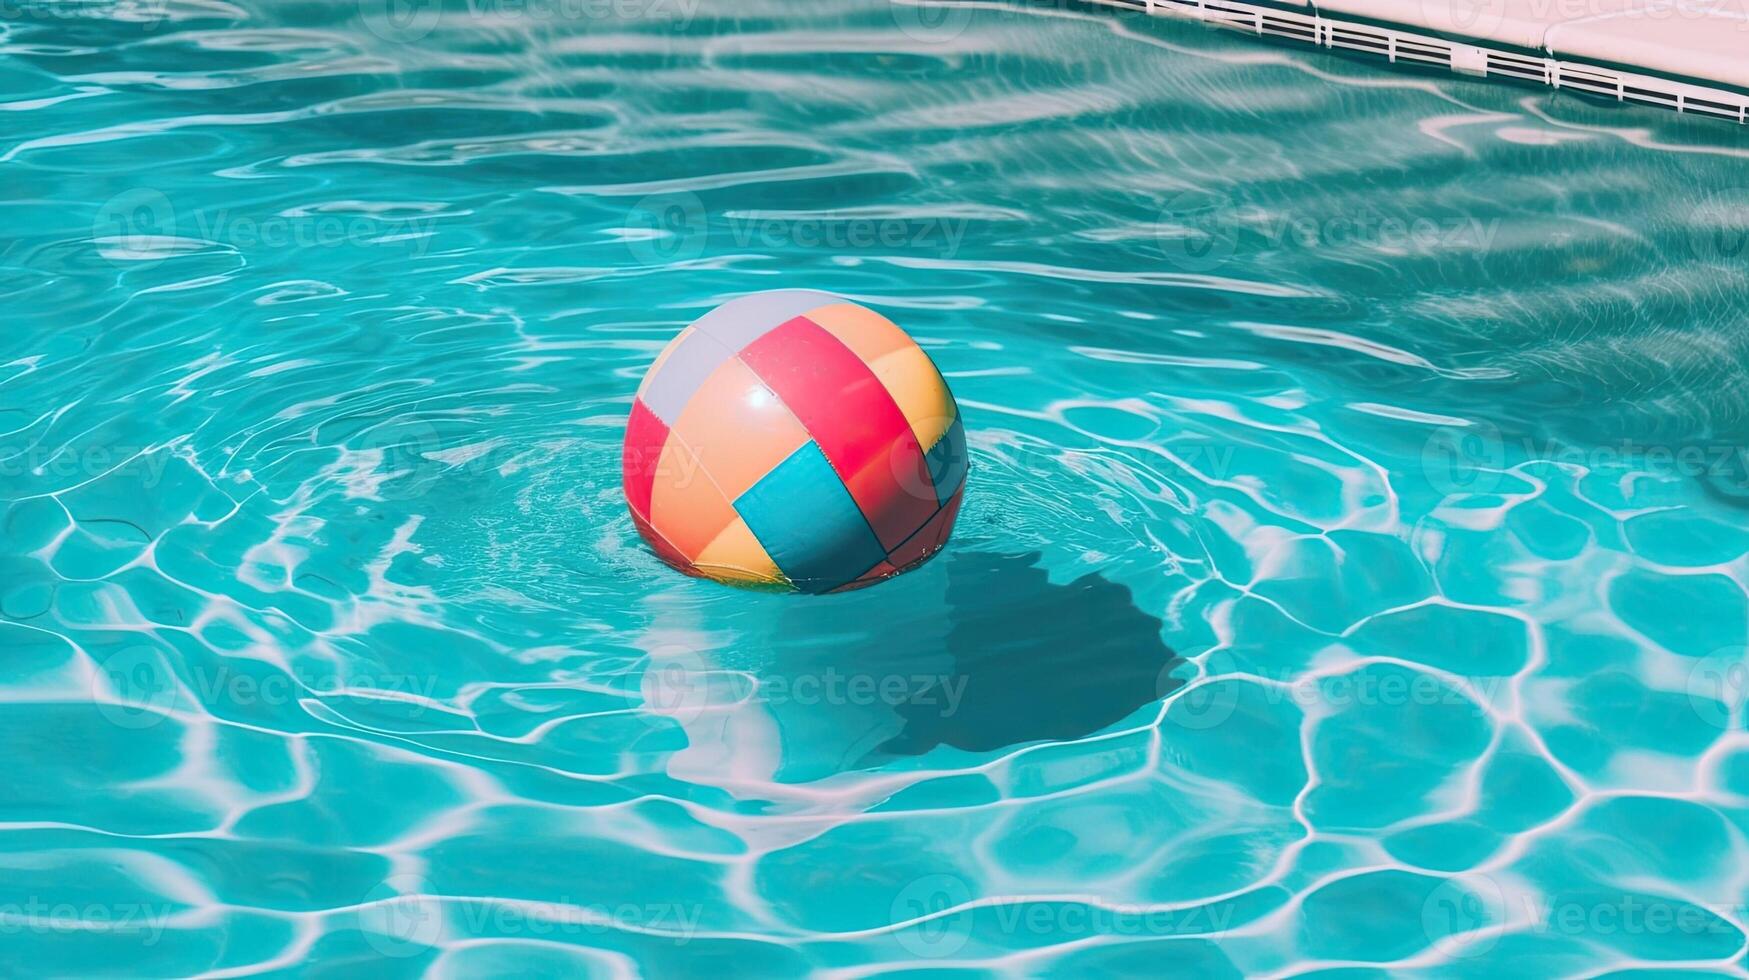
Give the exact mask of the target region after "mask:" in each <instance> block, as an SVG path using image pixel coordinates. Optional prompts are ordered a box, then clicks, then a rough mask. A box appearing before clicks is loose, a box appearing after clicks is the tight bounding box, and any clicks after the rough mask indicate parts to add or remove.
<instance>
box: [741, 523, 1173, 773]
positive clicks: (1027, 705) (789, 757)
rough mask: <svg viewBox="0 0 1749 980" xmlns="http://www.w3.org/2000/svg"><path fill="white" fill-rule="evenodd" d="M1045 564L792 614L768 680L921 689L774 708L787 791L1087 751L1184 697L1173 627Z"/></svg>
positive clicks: (943, 579) (976, 559)
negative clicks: (870, 771)
mask: <svg viewBox="0 0 1749 980" xmlns="http://www.w3.org/2000/svg"><path fill="white" fill-rule="evenodd" d="M1041 557H1042V556H1041V555H1040V554H1039V553H1038V552H1030V553H1020V554H1016V553H1003V552H996V551H960V550H950V551H949V552H948V553H947V554H944V555H942V556H941V557H939V558H937V559H936V560H935V562H933V563H931V565H929V566H926V567H925V568H924V569H922V570H920V571H918V572H913V573H910V574H909V575H906V576H904V577H902V578H900V579H898V580H895V581H894V582H891V583H887V584H884V585H881V586H877V587H875V588H873V589H868V590H864V591H861V592H856V593H851V594H850V595H847V596H843V597H833V598H831V599H829V600H827V601H825V602H809V601H800V602H793V603H792V604H791V605H790V606H789V608H788V609H787V610H786V613H785V615H784V616H783V617H782V620H781V622H780V624H779V625H778V637H774V639H775V640H776V645H777V647H778V649H775V650H774V651H773V653H774V654H775V655H774V657H773V660H772V661H771V663H770V664H769V667H768V668H767V672H768V674H771V675H785V674H787V675H790V676H792V677H793V676H799V675H805V674H815V675H817V674H819V673H821V672H823V671H830V670H835V671H839V672H841V673H843V674H846V675H857V676H868V675H874V676H877V677H882V678H892V677H902V678H905V679H907V681H908V683H907V684H906V686H905V690H906V692H907V693H906V695H905V696H904V697H903V698H898V699H890V700H885V701H883V702H882V703H880V704H878V705H868V704H866V703H863V704H862V706H860V707H859V706H857V705H852V704H843V703H839V704H830V705H829V704H820V703H816V704H813V705H811V706H803V705H799V704H794V703H791V704H788V705H784V706H779V707H776V708H774V714H775V715H776V716H777V719H778V724H779V726H780V727H781V728H782V729H783V730H784V731H786V732H787V733H788V735H789V739H787V741H788V744H789V745H790V747H791V751H788V752H786V753H785V754H786V765H785V767H784V768H785V774H784V778H785V781H791V780H796V781H806V780H808V779H814V778H821V777H823V776H826V775H830V774H831V773H832V772H835V771H841V770H843V769H856V768H867V767H870V766H879V765H881V764H882V760H891V759H894V758H895V757H902V756H917V755H922V754H924V753H927V752H929V751H931V750H932V749H935V748H937V747H940V746H948V747H951V748H954V749H960V750H963V751H967V752H989V751H994V750H998V749H1002V748H1004V747H1006V746H1011V745H1019V744H1024V743H1028V742H1038V741H1046V740H1069V739H1076V738H1081V737H1084V736H1086V735H1089V734H1092V733H1094V732H1098V731H1100V730H1102V729H1105V728H1109V727H1111V726H1113V725H1116V724H1118V723H1120V722H1122V721H1123V720H1124V719H1125V718H1128V717H1129V716H1131V715H1132V714H1134V713H1135V711H1136V710H1137V709H1138V708H1141V707H1143V706H1145V705H1147V704H1150V703H1152V702H1155V701H1157V700H1159V699H1160V698H1161V697H1163V696H1164V695H1166V694H1168V693H1170V692H1171V691H1173V690H1175V689H1177V688H1178V687H1180V686H1182V685H1183V683H1184V682H1183V681H1182V680H1180V679H1178V678H1177V677H1175V676H1172V675H1171V673H1169V670H1170V669H1171V668H1174V667H1175V666H1176V665H1178V664H1180V663H1182V661H1181V660H1180V659H1179V658H1178V657H1177V655H1176V654H1175V653H1174V652H1173V651H1172V650H1171V648H1169V647H1168V646H1167V645H1166V643H1165V642H1164V640H1163V639H1162V628H1163V623H1162V622H1161V620H1160V619H1159V617H1157V616H1153V615H1150V614H1149V613H1147V612H1145V611H1143V610H1142V609H1140V608H1138V607H1137V605H1136V603H1135V600H1134V597H1133V596H1132V595H1131V593H1130V590H1129V588H1128V587H1127V586H1124V585H1122V584H1119V583H1117V582H1113V581H1111V580H1109V579H1107V578H1105V577H1104V576H1102V575H1100V574H1098V573H1090V574H1087V575H1084V576H1082V577H1080V578H1078V579H1075V580H1074V581H1072V582H1069V583H1067V584H1055V583H1053V582H1051V581H1050V579H1049V577H1048V576H1047V575H1046V573H1045V570H1044V569H1043V568H1042V567H1041V566H1040V559H1041ZM801 638H808V640H807V642H805V643H804V642H803V641H802V639H801ZM828 745H835V746H837V747H838V748H837V749H827V748H826V747H827V746H828ZM800 746H808V747H810V748H804V749H803V750H802V751H799V752H797V751H794V750H795V749H796V748H797V747H800ZM822 749H826V754H824V755H822V754H821V750H822ZM831 760H837V761H836V763H833V762H832V761H831Z"/></svg>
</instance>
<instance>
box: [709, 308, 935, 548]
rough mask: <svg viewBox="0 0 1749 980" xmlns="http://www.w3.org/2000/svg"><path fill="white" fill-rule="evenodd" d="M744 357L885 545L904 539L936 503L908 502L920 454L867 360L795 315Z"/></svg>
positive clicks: (909, 429) (759, 341)
mask: <svg viewBox="0 0 1749 980" xmlns="http://www.w3.org/2000/svg"><path fill="white" fill-rule="evenodd" d="M740 356H741V359H742V360H743V361H746V362H747V364H748V366H750V367H752V368H753V370H754V371H755V372H757V373H758V375H759V377H760V378H761V379H762V380H763V381H764V382H765V383H766V384H767V385H769V386H770V387H771V390H772V391H775V392H776V393H777V396H778V397H779V398H781V399H783V403H784V404H785V405H786V406H788V407H789V410H790V411H791V412H793V413H795V416H796V418H798V419H800V420H801V423H802V425H803V427H805V428H806V429H807V430H808V434H809V435H810V436H812V437H813V439H814V442H815V443H817V444H818V445H819V447H820V450H821V452H823V453H825V455H826V458H827V459H828V460H829V461H831V463H832V469H833V470H834V471H836V472H837V473H838V476H839V478H840V479H842V480H843V481H844V484H845V486H847V487H849V489H850V493H851V496H852V497H854V498H855V499H856V504H857V506H858V507H859V508H861V509H862V512H863V514H864V515H865V516H866V517H868V519H869V523H870V524H871V525H872V526H873V527H874V529H875V534H876V535H877V536H878V537H879V538H880V539H881V545H882V546H883V547H887V548H891V547H893V546H894V545H895V544H897V543H898V542H900V541H903V540H904V539H905V538H906V537H907V536H909V535H910V534H911V532H912V531H915V530H916V529H917V523H916V522H917V521H921V520H924V519H926V518H927V516H928V514H929V513H930V512H932V511H933V510H934V509H935V508H934V507H933V506H927V507H921V508H919V507H917V506H912V505H910V504H909V503H908V498H910V497H913V496H915V494H914V493H912V492H911V488H908V487H907V484H909V483H910V482H911V479H910V478H909V475H908V474H910V473H911V472H912V471H913V470H914V469H915V468H916V465H917V464H916V461H915V460H914V459H912V454H913V453H915V454H917V455H919V456H920V455H921V453H922V450H921V448H920V447H918V446H917V437H916V436H915V435H914V434H913V433H912V431H911V423H910V422H909V421H907V420H906V418H905V413H904V412H902V411H900V410H899V406H898V404H897V403H896V402H894V401H893V396H892V395H891V394H890V393H889V392H888V391H887V388H886V386H885V385H883V384H881V381H880V379H879V378H878V377H876V376H875V373H874V372H873V371H871V370H869V366H868V365H867V364H864V363H863V361H862V359H861V358H860V357H857V356H856V354H855V353H854V352H853V351H851V349H850V348H848V347H846V346H844V343H843V342H842V341H840V340H839V339H838V338H837V337H834V336H832V335H831V334H830V333H828V332H827V331H826V330H825V329H824V328H823V327H821V326H820V325H819V324H817V323H815V322H813V321H812V320H809V319H808V318H807V317H796V318H795V319H793V320H790V321H789V322H787V323H785V324H784V325H783V326H781V327H778V328H777V329H776V330H773V331H771V332H770V333H767V334H766V335H765V336H763V337H761V338H759V339H758V340H756V341H754V342H753V343H752V344H749V345H748V346H747V348H746V349H745V350H743V351H741V354H740ZM925 478H927V472H925ZM925 486H927V483H926V484H925ZM931 503H933V502H931Z"/></svg>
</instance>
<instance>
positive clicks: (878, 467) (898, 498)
mask: <svg viewBox="0 0 1749 980" xmlns="http://www.w3.org/2000/svg"><path fill="white" fill-rule="evenodd" d="M844 485H845V486H846V487H849V488H850V495H851V496H852V497H854V498H855V499H856V506H858V507H860V508H861V509H862V513H863V516H864V517H867V518H868V523H869V526H870V527H872V528H874V531H875V536H876V537H878V538H880V539H881V547H883V548H885V549H887V550H888V551H891V550H893V549H894V548H897V547H898V546H899V545H901V544H903V543H904V541H905V539H906V538H909V537H910V536H911V535H912V534H913V533H915V532H916V530H917V529H918V528H920V527H922V526H923V524H924V522H925V521H927V520H929V518H930V517H931V516H932V515H934V513H935V512H936V510H938V509H939V507H940V502H939V501H938V500H936V497H935V482H934V481H933V480H931V479H930V478H929V463H928V460H927V459H925V458H924V455H923V447H921V446H919V445H917V436H916V435H915V434H913V433H912V431H911V430H910V428H908V427H907V428H906V429H905V431H904V432H902V433H900V435H899V438H898V439H897V440H895V441H894V442H893V444H892V445H891V446H890V447H889V448H888V450H887V452H886V453H884V454H882V455H881V456H877V457H876V458H874V459H872V460H870V461H869V463H868V465H867V466H864V467H863V468H862V470H861V471H860V472H858V473H857V474H856V475H855V476H852V477H851V478H850V479H848V480H845V481H844Z"/></svg>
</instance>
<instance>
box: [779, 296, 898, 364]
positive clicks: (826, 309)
mask: <svg viewBox="0 0 1749 980" xmlns="http://www.w3.org/2000/svg"><path fill="white" fill-rule="evenodd" d="M804 315H805V316H806V317H807V318H808V319H810V320H812V321H814V322H815V323H817V324H819V325H820V326H822V327H825V328H826V332H827V333H829V334H831V335H832V336H834V337H837V338H838V340H839V342H840V343H842V344H843V345H844V346H846V347H848V348H850V349H851V350H852V351H855V352H856V356H857V357H859V358H861V359H862V362H863V363H864V364H873V363H874V362H875V361H877V360H879V359H881V358H882V357H884V356H886V355H887V354H890V353H892V352H893V351H896V350H900V349H902V348H905V347H915V346H916V344H915V343H913V342H912V340H911V338H910V337H908V336H906V335H905V331H903V330H900V329H899V327H898V325H897V324H895V323H894V322H893V321H891V320H889V319H887V318H886V317H884V316H881V315H880V314H879V313H876V312H875V311H873V310H871V309H869V308H867V307H865V306H857V305H856V304H855V303H835V304H833V305H831V306H822V307H820V308H819V309H817V310H810V311H808V312H807V313H806V314H804Z"/></svg>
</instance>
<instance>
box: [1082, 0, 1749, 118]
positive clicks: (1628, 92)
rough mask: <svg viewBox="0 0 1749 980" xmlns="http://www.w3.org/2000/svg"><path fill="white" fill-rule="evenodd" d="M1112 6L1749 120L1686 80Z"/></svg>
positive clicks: (1276, 13)
mask: <svg viewBox="0 0 1749 980" xmlns="http://www.w3.org/2000/svg"><path fill="white" fill-rule="evenodd" d="M1092 2H1093V3H1100V4H1104V5H1106V6H1109V7H1123V8H1125V9H1129V10H1141V11H1146V12H1148V13H1151V14H1157V15H1160V16H1165V17H1183V18H1188V19H1190V20H1198V21H1202V22H1203V23H1205V24H1211V25H1214V26H1216V27H1225V28H1228V29H1231V30H1235V31H1243V32H1245V33H1247V34H1255V35H1258V36H1259V37H1262V36H1269V37H1281V38H1287V39H1289V40H1293V41H1301V42H1304V43H1306V44H1316V45H1319V46H1321V47H1326V48H1342V49H1344V50H1348V51H1363V52H1367V53H1369V54H1375V55H1379V56H1380V57H1383V58H1385V59H1387V60H1389V61H1391V62H1393V63H1394V62H1398V61H1409V62H1415V63H1418V64H1427V65H1437V66H1439V67H1441V68H1450V69H1451V70H1453V71H1459V72H1464V73H1465V74H1471V75H1499V76H1502V77H1506V78H1516V79H1521V80H1524V81H1532V82H1541V83H1543V84H1544V85H1552V86H1554V87H1555V88H1558V89H1576V90H1578V91H1581V92H1589V93H1591V94H1593V95H1601V96H1605V97H1608V98H1614V99H1615V100H1616V101H1618V102H1637V103H1640V104H1642V105H1655V106H1662V107H1664V108H1667V109H1675V110H1676V111H1677V112H1692V113H1697V114H1699V115H1703V116H1713V117H1716V118H1719V119H1732V120H1735V121H1737V122H1739V123H1744V122H1749V95H1745V94H1742V93H1738V92H1733V91H1731V90H1729V89H1722V88H1713V87H1710V86H1706V85H1696V84H1692V83H1688V82H1678V81H1675V80H1672V79H1668V78H1661V77H1659V76H1656V75H1640V74H1635V73H1633V72H1624V71H1616V70H1615V69H1613V68H1604V67H1602V66H1600V65H1591V64H1584V63H1582V62H1574V61H1561V60H1558V59H1555V58H1538V57H1536V56H1534V55H1527V54H1522V53H1514V52H1509V51H1501V50H1497V49H1494V48H1488V47H1485V46H1477V45H1471V44H1462V43H1454V42H1452V41H1447V40H1444V39H1442V38H1437V37H1429V36H1427V35H1424V34H1414V33H1410V32H1408V31H1399V30H1393V29H1391V28H1388V27H1375V26H1373V25H1371V24H1361V23H1357V22H1354V21H1344V20H1334V19H1332V18H1329V17H1325V16H1322V15H1320V14H1317V13H1303V14H1302V13H1295V12H1293V11H1288V10H1277V9H1274V8H1271V7H1259V6H1256V5H1254V4H1249V3H1241V2H1238V0H1092Z"/></svg>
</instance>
